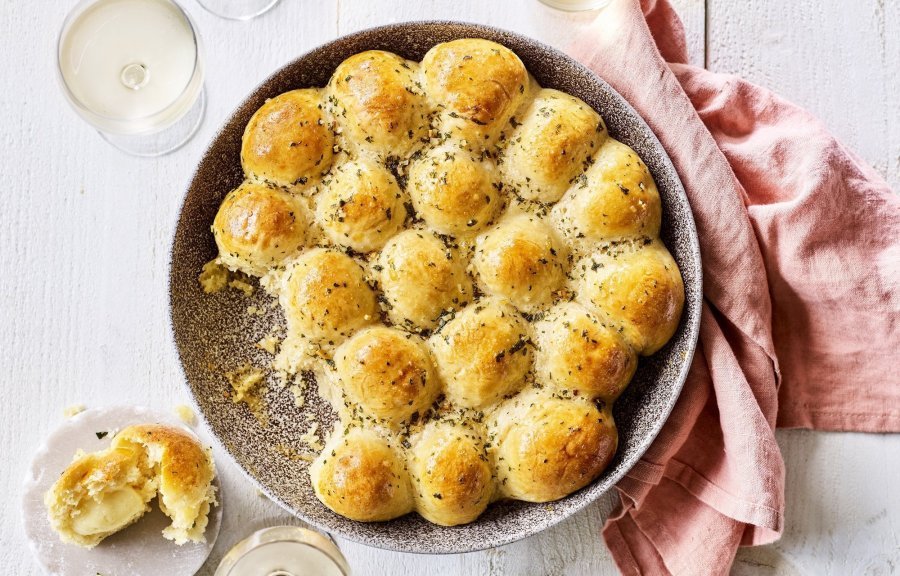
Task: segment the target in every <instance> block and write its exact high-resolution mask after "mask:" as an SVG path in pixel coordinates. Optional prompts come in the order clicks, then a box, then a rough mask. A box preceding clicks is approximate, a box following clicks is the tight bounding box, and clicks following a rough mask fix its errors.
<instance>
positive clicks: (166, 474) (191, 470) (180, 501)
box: [112, 424, 216, 544]
mask: <svg viewBox="0 0 900 576" xmlns="http://www.w3.org/2000/svg"><path fill="white" fill-rule="evenodd" d="M112 446H113V448H115V449H117V450H133V451H143V453H144V454H146V457H147V461H148V463H149V465H150V466H151V467H152V469H153V470H154V476H155V482H156V486H157V490H158V492H157V494H158V497H159V507H160V510H162V511H163V513H164V514H166V516H168V517H169V518H171V520H172V524H171V525H170V526H168V527H167V528H165V529H164V530H163V536H165V537H166V538H168V539H170V540H173V541H175V543H176V544H184V543H185V542H204V541H205V539H204V536H203V534H204V532H205V531H206V525H207V523H208V515H209V511H210V507H211V506H212V504H214V503H215V502H216V498H215V487H214V486H213V485H212V481H213V479H214V478H215V474H216V470H215V466H214V464H213V460H212V454H211V452H210V450H209V449H207V448H205V447H204V446H203V445H201V444H200V442H199V441H198V440H197V439H196V438H194V437H193V436H191V435H190V434H188V433H187V432H184V431H182V430H179V429H178V428H174V427H172V426H161V425H157V424H145V425H138V426H129V427H128V428H125V429H123V430H122V431H121V432H119V433H118V434H116V437H115V438H114V439H113V441H112Z"/></svg>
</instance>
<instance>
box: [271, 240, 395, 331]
mask: <svg viewBox="0 0 900 576" xmlns="http://www.w3.org/2000/svg"><path fill="white" fill-rule="evenodd" d="M280 302H281V307H282V308H283V309H284V313H285V317H286V318H287V322H288V331H289V333H290V334H294V335H297V336H299V337H301V338H303V339H305V340H306V341H309V342H314V343H318V344H322V345H329V346H333V345H337V344H340V343H341V342H343V341H344V340H345V339H346V338H347V337H348V336H350V335H351V334H352V333H353V332H355V331H356V330H358V329H359V328H362V327H363V326H367V325H369V324H373V323H374V322H377V321H378V319H379V316H378V304H377V303H376V301H375V293H374V292H373V291H372V288H371V287H370V286H369V284H368V283H367V282H366V279H365V275H364V273H363V269H362V268H361V267H360V265H359V264H357V263H356V262H355V261H354V260H353V259H352V258H350V257H349V256H347V255H346V254H342V253H341V252H337V251H335V250H328V249H325V248H315V249H313V250H310V251H308V252H304V253H303V255H302V256H300V257H299V258H297V259H296V260H295V261H293V262H292V263H291V265H290V266H289V267H288V269H287V271H286V272H285V276H284V280H283V284H282V288H281V295H280Z"/></svg>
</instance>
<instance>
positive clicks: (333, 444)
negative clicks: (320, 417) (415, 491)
mask: <svg viewBox="0 0 900 576" xmlns="http://www.w3.org/2000/svg"><path fill="white" fill-rule="evenodd" d="M309 474H310V478H311V480H312V485H313V490H314V491H315V494H316V497H317V498H318V499H319V500H321V502H322V503H323V504H325V506H327V507H328V508H330V509H331V510H333V511H334V512H336V513H338V514H340V515H341V516H345V517H347V518H350V519H351V520H358V521H360V522H381V521H384V520H391V519H393V518H397V517H399V516H403V515H404V514H407V513H409V512H411V511H412V509H413V497H412V490H411V488H410V480H409V474H408V473H407V471H406V466H405V464H404V462H403V460H402V459H401V458H400V456H399V454H398V453H397V450H396V449H395V447H394V446H393V445H392V444H390V443H389V442H388V441H387V440H385V439H384V438H383V437H381V436H380V435H379V434H378V433H377V432H376V431H375V430H373V429H368V428H366V429H363V428H352V429H351V430H350V431H348V432H347V434H346V435H343V434H334V435H333V436H332V437H331V438H330V439H329V441H328V442H327V443H326V444H325V448H324V449H323V450H322V452H321V454H319V456H318V457H317V458H316V459H315V460H314V461H313V463H312V464H311V465H310V468H309Z"/></svg>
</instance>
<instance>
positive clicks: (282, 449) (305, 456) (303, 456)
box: [274, 444, 316, 462]
mask: <svg viewBox="0 0 900 576" xmlns="http://www.w3.org/2000/svg"><path fill="white" fill-rule="evenodd" d="M274 450H275V451H276V452H278V453H279V454H281V455H283V456H285V457H286V458H290V459H291V460H302V461H304V462H312V461H313V460H315V459H316V455H315V454H312V453H309V452H298V451H297V450H296V449H295V448H292V447H290V446H285V445H284V444H276V445H275V447H274Z"/></svg>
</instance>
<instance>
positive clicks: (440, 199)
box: [407, 146, 503, 236]
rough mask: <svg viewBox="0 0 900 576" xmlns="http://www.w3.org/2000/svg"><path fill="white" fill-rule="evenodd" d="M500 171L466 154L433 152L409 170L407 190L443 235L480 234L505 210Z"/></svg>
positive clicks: (448, 150)
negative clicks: (499, 176) (503, 207)
mask: <svg viewBox="0 0 900 576" xmlns="http://www.w3.org/2000/svg"><path fill="white" fill-rule="evenodd" d="M500 188H501V185H500V184H499V180H497V175H496V169H495V167H494V165H493V164H492V163H490V162H488V161H485V160H480V159H479V158H476V157H475V156H473V155H471V154H469V153H468V152H466V151H465V150H459V149H457V148H453V147H448V146H444V147H439V148H433V149H432V150H430V151H429V152H428V153H427V154H425V155H424V156H423V157H422V158H420V159H419V160H417V161H416V162H414V163H413V164H412V166H410V169H409V185H408V188H407V190H408V191H409V195H410V197H411V198H412V203H413V206H414V207H415V210H416V212H417V213H418V214H419V216H421V217H422V218H424V219H425V222H426V223H427V224H428V225H429V226H431V227H432V228H433V229H434V230H435V231H437V232H439V233H441V234H450V235H453V236H457V235H464V234H469V233H474V232H477V231H478V230H481V229H482V228H484V227H485V226H486V225H488V224H490V223H491V221H492V220H493V219H494V216H496V214H497V213H498V212H499V211H500V209H501V208H502V206H503V202H502V201H501V198H500V195H499V190H500Z"/></svg>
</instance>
